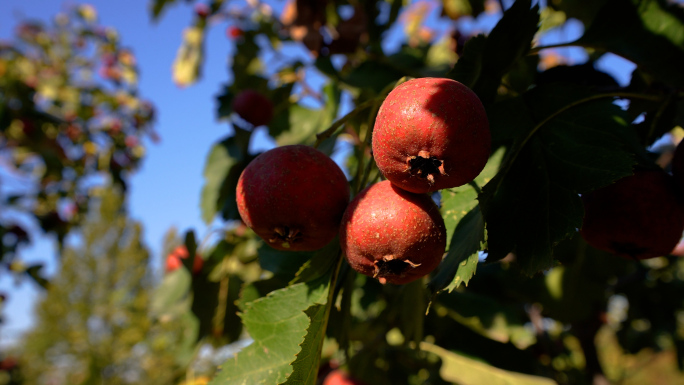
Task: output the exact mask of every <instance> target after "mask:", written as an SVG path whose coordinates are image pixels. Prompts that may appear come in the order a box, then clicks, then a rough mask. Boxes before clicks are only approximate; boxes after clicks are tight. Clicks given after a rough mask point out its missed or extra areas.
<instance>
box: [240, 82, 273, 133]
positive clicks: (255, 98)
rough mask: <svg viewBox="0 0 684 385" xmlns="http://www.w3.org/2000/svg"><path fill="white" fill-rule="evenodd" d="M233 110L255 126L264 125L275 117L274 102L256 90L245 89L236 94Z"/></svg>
mask: <svg viewBox="0 0 684 385" xmlns="http://www.w3.org/2000/svg"><path fill="white" fill-rule="evenodd" d="M233 111H235V113H237V114H238V115H240V117H241V118H242V119H244V120H246V121H247V122H249V123H250V124H252V125H253V126H254V127H258V126H264V125H266V124H268V123H270V122H271V119H273V103H271V101H270V100H268V98H266V96H264V95H263V94H261V93H260V92H257V91H254V90H244V91H241V92H240V93H238V94H237V95H235V99H233Z"/></svg>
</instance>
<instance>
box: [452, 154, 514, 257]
mask: <svg viewBox="0 0 684 385" xmlns="http://www.w3.org/2000/svg"><path fill="white" fill-rule="evenodd" d="M503 155H504V149H503V148H502V149H499V150H498V151H496V152H495V153H494V154H493V155H492V156H490V157H489V160H488V161H487V164H486V165H485V167H484V169H482V172H480V174H479V175H478V176H477V177H476V178H475V180H474V181H473V182H474V183H476V184H477V185H478V186H483V185H485V184H487V182H489V181H490V180H491V179H492V178H493V177H494V176H495V175H496V172H497V171H498V170H499V166H500V165H501V160H502V159H503ZM441 195H442V196H441V207H440V212H441V213H442V218H444V224H445V225H446V230H447V245H450V244H451V237H452V236H453V233H454V229H456V225H457V224H458V223H459V222H460V221H461V219H463V217H464V216H465V215H466V214H467V213H468V212H469V211H470V210H472V209H473V207H475V206H477V191H476V190H475V189H474V188H473V187H472V186H470V185H463V186H460V187H456V188H452V189H448V190H442V191H441Z"/></svg>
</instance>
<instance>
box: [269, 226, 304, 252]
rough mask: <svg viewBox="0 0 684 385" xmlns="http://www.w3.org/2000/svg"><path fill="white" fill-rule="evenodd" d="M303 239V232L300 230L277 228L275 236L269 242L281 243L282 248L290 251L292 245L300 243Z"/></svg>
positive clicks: (274, 230) (284, 227)
mask: <svg viewBox="0 0 684 385" xmlns="http://www.w3.org/2000/svg"><path fill="white" fill-rule="evenodd" d="M302 237H303V235H302V232H301V231H300V230H298V229H294V228H292V229H291V228H288V227H287V226H276V227H275V228H274V229H273V236H272V237H271V238H269V239H268V241H269V242H270V243H280V246H282V247H284V248H286V249H289V248H290V245H291V244H292V243H295V242H297V241H300V240H301V239H302Z"/></svg>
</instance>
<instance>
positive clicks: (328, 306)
mask: <svg viewBox="0 0 684 385" xmlns="http://www.w3.org/2000/svg"><path fill="white" fill-rule="evenodd" d="M341 266H342V249H338V252H337V264H336V265H335V268H334V270H333V273H332V276H331V277H330V285H329V286H328V302H327V303H326V305H325V315H324V316H323V322H322V323H323V325H322V326H323V327H322V328H321V330H323V333H324V334H325V331H326V330H327V329H328V321H329V320H330V310H331V309H332V307H333V305H334V304H333V296H334V294H335V286H336V284H337V279H338V278H339V276H340V267H341ZM324 340H325V338H321V339H320V342H319V343H318V346H317V347H316V354H317V355H318V356H319V357H320V355H321V350H322V349H323V341H324ZM317 376H318V373H317V371H314V379H313V382H314V383H315V382H316V379H317Z"/></svg>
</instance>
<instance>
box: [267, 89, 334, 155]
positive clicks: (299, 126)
mask: <svg viewBox="0 0 684 385" xmlns="http://www.w3.org/2000/svg"><path fill="white" fill-rule="evenodd" d="M323 93H324V95H325V96H326V100H325V105H324V106H323V108H321V109H312V108H308V107H304V106H301V105H299V104H294V105H292V106H291V107H290V108H289V109H288V110H287V113H284V114H279V115H278V116H276V117H275V118H274V119H273V122H272V123H271V125H270V127H269V131H270V132H272V133H278V134H277V136H275V139H276V142H277V143H278V145H279V146H285V145H289V144H309V145H310V144H313V143H314V142H315V141H316V133H317V132H319V131H323V130H324V129H326V128H328V127H329V126H330V125H331V124H332V122H333V121H334V120H335V118H336V116H337V110H338V106H339V104H340V90H339V88H338V87H337V86H336V85H335V84H334V83H329V84H328V85H326V86H325V87H324V88H323ZM334 140H335V139H334V138H332V139H331V140H328V141H325V142H324V143H323V145H322V146H321V148H319V150H321V151H323V152H325V153H330V152H332V147H334ZM326 149H327V151H326Z"/></svg>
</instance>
